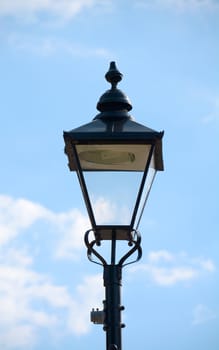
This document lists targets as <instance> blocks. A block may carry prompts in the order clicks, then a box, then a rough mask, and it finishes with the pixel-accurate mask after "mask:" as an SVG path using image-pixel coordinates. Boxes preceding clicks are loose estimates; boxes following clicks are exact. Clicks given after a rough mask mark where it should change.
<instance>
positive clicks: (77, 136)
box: [64, 62, 164, 170]
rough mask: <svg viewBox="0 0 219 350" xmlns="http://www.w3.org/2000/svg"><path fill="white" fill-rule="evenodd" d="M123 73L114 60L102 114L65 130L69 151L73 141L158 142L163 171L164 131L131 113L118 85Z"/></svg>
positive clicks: (158, 163)
mask: <svg viewBox="0 0 219 350" xmlns="http://www.w3.org/2000/svg"><path fill="white" fill-rule="evenodd" d="M122 76H123V75H122V73H120V71H119V70H118V69H117V67H116V64H115V62H111V63H110V68H109V70H108V72H107V73H106V75H105V78H106V80H107V81H108V82H109V83H111V89H109V90H107V91H106V92H105V93H104V94H103V95H102V96H101V97H100V99H99V101H98V103H97V110H98V111H99V112H100V113H99V114H97V115H96V116H95V118H94V119H93V120H92V121H91V122H90V123H87V124H84V125H82V126H80V127H77V128H75V129H73V130H70V131H67V132H66V131H64V140H65V145H66V147H65V152H66V153H67V155H69V152H70V148H71V144H72V143H73V144H80V143H92V144H93V143H99V144H100V143H115V144H116V143H124V144H127V143H128V144H132V143H135V144H136V143H137V144H141V143H148V144H155V153H156V169H157V170H163V159H162V142H161V140H162V137H163V134H164V132H163V131H162V132H158V131H155V130H153V129H151V128H148V127H147V126H144V125H142V124H140V123H137V122H135V120H134V118H133V117H132V116H131V115H130V113H129V111H130V110H131V109H132V105H131V102H130V100H129V98H128V97H127V95H126V94H125V93H124V92H123V91H121V90H120V89H118V88H117V84H118V82H119V81H121V80H122ZM69 165H70V164H69ZM70 169H71V165H70ZM71 170H75V169H73V168H72V169H71Z"/></svg>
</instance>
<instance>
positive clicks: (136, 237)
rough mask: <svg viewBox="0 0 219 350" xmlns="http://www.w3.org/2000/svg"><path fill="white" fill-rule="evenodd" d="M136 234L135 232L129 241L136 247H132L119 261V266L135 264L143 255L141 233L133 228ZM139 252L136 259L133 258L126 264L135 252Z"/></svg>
mask: <svg viewBox="0 0 219 350" xmlns="http://www.w3.org/2000/svg"><path fill="white" fill-rule="evenodd" d="M133 232H134V234H133V239H132V240H131V241H130V242H129V245H130V246H132V245H134V247H133V248H132V249H130V250H129V251H128V252H127V253H126V254H125V255H124V256H123V257H122V258H121V259H120V261H119V263H118V265H119V266H121V267H122V266H123V267H124V266H127V265H130V264H134V263H135V262H137V261H139V260H140V259H141V257H142V249H141V235H140V233H139V232H138V231H136V230H133ZM136 251H137V252H138V255H137V258H136V259H135V260H132V261H130V262H128V263H126V264H124V262H125V261H126V260H127V259H128V258H129V257H130V256H131V255H132V254H134V253H135V252H136Z"/></svg>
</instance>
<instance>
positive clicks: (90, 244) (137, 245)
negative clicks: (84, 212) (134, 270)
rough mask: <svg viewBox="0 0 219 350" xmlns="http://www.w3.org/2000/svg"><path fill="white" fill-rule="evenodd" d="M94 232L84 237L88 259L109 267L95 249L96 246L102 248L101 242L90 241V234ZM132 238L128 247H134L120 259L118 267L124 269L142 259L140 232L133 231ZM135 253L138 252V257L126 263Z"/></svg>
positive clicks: (88, 232) (91, 230)
mask: <svg viewBox="0 0 219 350" xmlns="http://www.w3.org/2000/svg"><path fill="white" fill-rule="evenodd" d="M91 232H93V229H90V230H88V231H87V232H86V233H85V236H84V241H85V245H86V247H87V257H88V259H89V260H90V261H91V262H93V263H95V264H97V265H101V266H105V265H107V262H106V260H105V259H104V258H103V256H102V255H100V254H99V253H98V252H97V250H96V249H94V246H95V245H96V246H97V247H98V246H100V241H98V240H97V239H92V240H89V234H90V233H91ZM131 236H132V238H131V240H130V241H128V245H129V246H130V247H132V248H131V249H129V251H128V252H127V253H126V254H125V255H124V256H123V257H122V258H120V260H119V262H118V266H120V267H124V266H127V265H130V264H134V263H135V262H137V261H139V260H140V259H141V257H142V249H141V235H140V233H139V232H138V231H136V230H133V231H132V235H131ZM135 252H137V257H136V259H134V260H132V261H130V262H128V263H125V261H126V260H127V259H128V258H129V257H130V256H131V255H133V254H134V253H135ZM93 256H95V257H96V258H97V259H98V260H99V261H100V262H99V261H96V260H95V259H94V258H93Z"/></svg>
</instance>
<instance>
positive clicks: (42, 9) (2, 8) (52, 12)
mask: <svg viewBox="0 0 219 350" xmlns="http://www.w3.org/2000/svg"><path fill="white" fill-rule="evenodd" d="M110 3H111V1H110V0H47V1H45V0H16V1H14V0H7V1H1V2H0V16H9V17H15V18H21V19H22V20H26V21H36V20H39V19H41V18H43V16H44V19H45V16H49V17H53V18H54V19H59V20H65V21H66V20H70V19H72V18H73V17H74V16H76V15H77V14H78V13H80V12H81V11H84V10H91V9H105V8H109V5H110Z"/></svg>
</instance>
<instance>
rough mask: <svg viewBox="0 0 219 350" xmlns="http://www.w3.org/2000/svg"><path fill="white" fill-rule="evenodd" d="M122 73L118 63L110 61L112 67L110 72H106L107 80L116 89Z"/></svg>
mask: <svg viewBox="0 0 219 350" xmlns="http://www.w3.org/2000/svg"><path fill="white" fill-rule="evenodd" d="M122 77H123V75H122V73H120V71H119V70H118V69H117V67H116V63H115V62H114V61H112V62H110V67H109V70H108V72H107V73H106V74H105V78H106V80H107V81H108V82H109V83H111V84H112V89H115V88H116V86H117V84H118V82H119V81H121V80H122Z"/></svg>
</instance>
